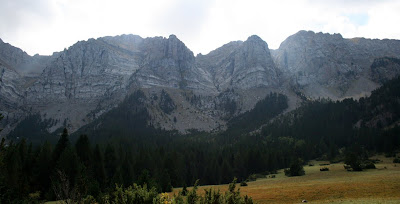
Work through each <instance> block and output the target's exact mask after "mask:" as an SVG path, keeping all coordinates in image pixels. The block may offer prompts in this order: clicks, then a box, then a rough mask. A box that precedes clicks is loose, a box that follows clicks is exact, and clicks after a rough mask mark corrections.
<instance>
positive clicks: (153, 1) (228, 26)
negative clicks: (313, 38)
mask: <svg viewBox="0 0 400 204" xmlns="http://www.w3.org/2000/svg"><path fill="white" fill-rule="evenodd" d="M399 23H400V0H272V1H270V0H140V1H136V0H0V38H1V39H3V41H5V42H8V43H10V44H12V45H14V46H17V47H19V48H21V49H23V50H24V51H26V52H27V53H28V54H30V55H33V54H36V53H39V54H47V55H48V54H51V53H53V52H55V51H61V50H63V49H64V48H68V47H69V46H71V45H73V44H74V43H76V42H77V41H79V40H87V39H88V38H97V37H102V36H113V35H120V34H137V35H140V36H142V37H153V36H165V37H168V36H169V35H170V34H175V35H177V37H178V38H179V39H180V40H182V41H183V42H184V43H185V44H186V46H188V47H189V49H191V50H192V51H193V52H194V53H195V54H197V53H200V52H201V53H203V54H207V53H208V52H209V51H211V50H214V49H216V48H217V47H219V46H221V45H223V44H225V43H228V42H230V41H236V40H246V39H247V37H248V36H250V35H253V34H256V35H258V36H260V37H261V38H262V39H264V40H265V41H266V42H267V43H268V45H269V47H270V48H272V49H276V48H278V47H279V45H280V43H281V42H282V41H283V40H285V39H286V38H287V37H288V36H290V35H292V34H294V33H296V32H297V31H299V30H313V31H315V32H321V31H322V32H328V33H341V34H342V35H343V36H344V37H346V38H351V37H367V38H380V39H382V38H391V39H400V26H399Z"/></svg>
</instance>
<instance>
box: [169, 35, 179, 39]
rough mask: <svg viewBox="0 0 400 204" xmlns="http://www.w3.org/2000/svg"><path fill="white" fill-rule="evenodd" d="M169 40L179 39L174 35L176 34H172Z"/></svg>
mask: <svg viewBox="0 0 400 204" xmlns="http://www.w3.org/2000/svg"><path fill="white" fill-rule="evenodd" d="M168 39H170V40H171V39H178V38H177V37H176V35H174V34H171V35H169V37H168Z"/></svg>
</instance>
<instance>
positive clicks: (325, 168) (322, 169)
mask: <svg viewBox="0 0 400 204" xmlns="http://www.w3.org/2000/svg"><path fill="white" fill-rule="evenodd" d="M319 171H329V168H328V167H324V168H320V169H319Z"/></svg>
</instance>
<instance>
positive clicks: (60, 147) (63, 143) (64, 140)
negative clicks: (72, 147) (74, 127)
mask: <svg viewBox="0 0 400 204" xmlns="http://www.w3.org/2000/svg"><path fill="white" fill-rule="evenodd" d="M68 145H69V139H68V130H67V128H64V130H63V133H62V134H61V137H60V139H59V140H58V142H57V144H56V147H55V148H54V151H53V156H52V160H53V164H54V165H56V164H57V161H58V159H59V158H60V156H61V154H62V152H63V151H64V149H65V148H67V146H68Z"/></svg>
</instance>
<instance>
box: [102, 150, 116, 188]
mask: <svg viewBox="0 0 400 204" xmlns="http://www.w3.org/2000/svg"><path fill="white" fill-rule="evenodd" d="M117 162H118V161H117V156H116V154H115V149H114V147H113V146H112V145H110V144H108V145H107V147H106V150H105V152H104V169H105V172H106V178H107V183H108V186H109V187H113V186H114V183H113V180H114V179H115V178H114V176H115V174H116V173H117V168H118V163H117Z"/></svg>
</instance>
